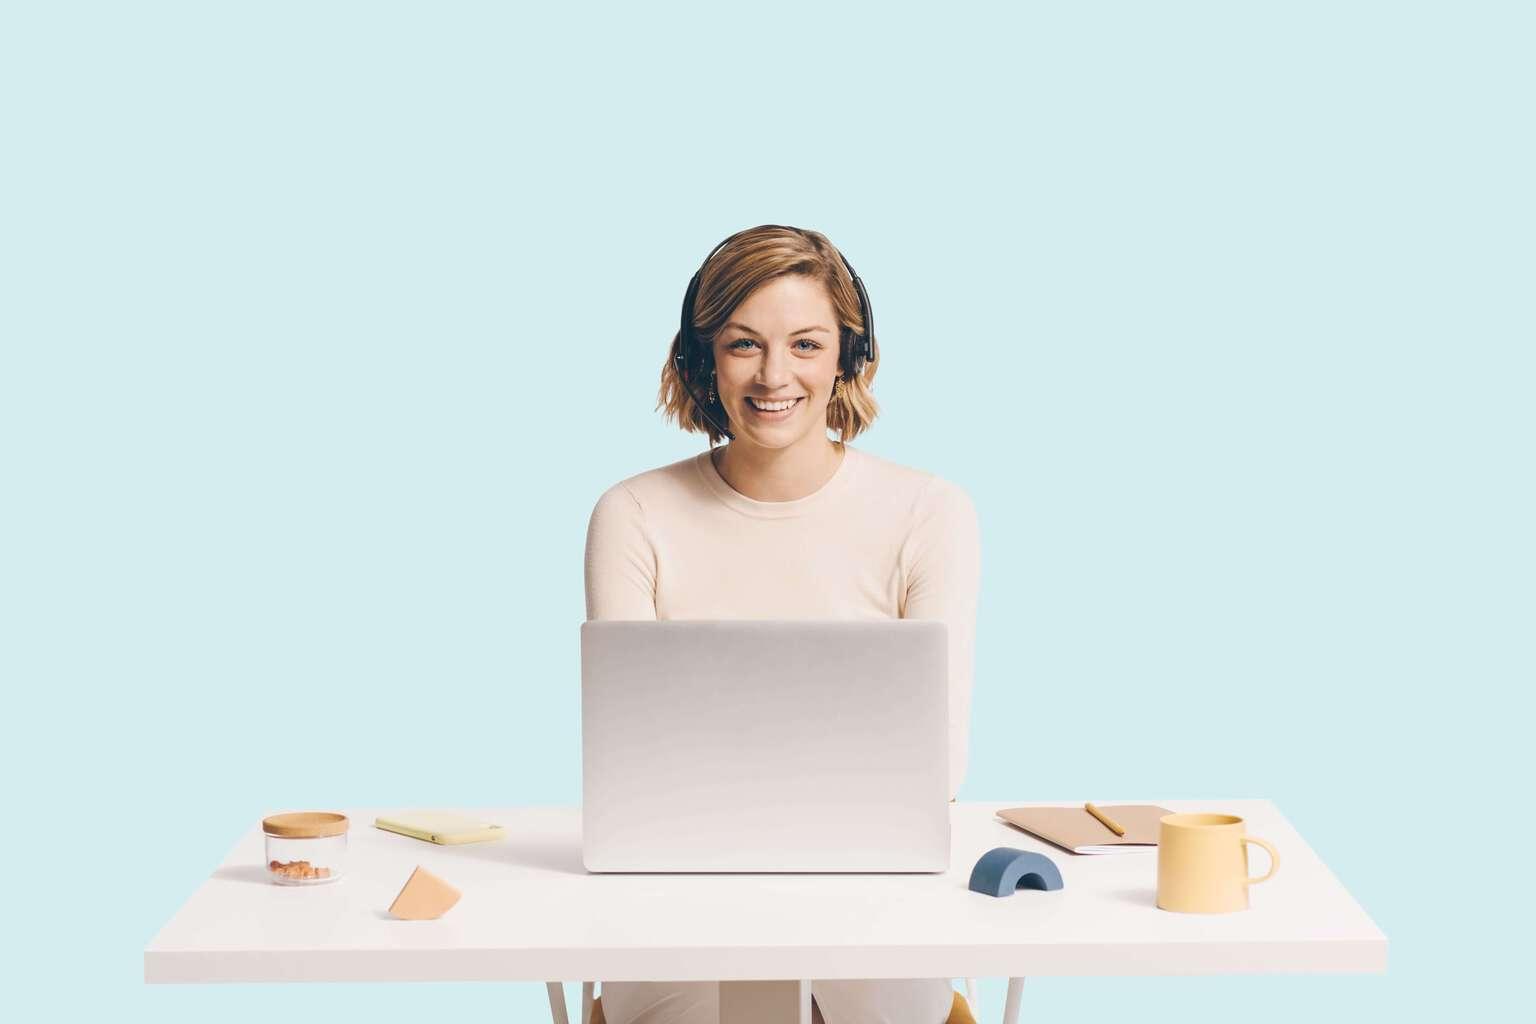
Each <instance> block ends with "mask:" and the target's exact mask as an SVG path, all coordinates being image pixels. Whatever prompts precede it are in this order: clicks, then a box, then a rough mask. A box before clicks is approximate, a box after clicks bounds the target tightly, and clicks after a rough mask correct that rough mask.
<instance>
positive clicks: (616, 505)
mask: <svg viewBox="0 0 1536 1024" xmlns="http://www.w3.org/2000/svg"><path fill="white" fill-rule="evenodd" d="M586 586H587V618H588V619H589V620H590V619H654V618H656V549H655V548H654V547H653V546H652V544H651V542H650V540H649V538H648V537H647V536H646V532H645V513H644V510H643V509H642V508H641V507H640V502H639V501H638V500H637V499H636V498H635V496H634V494H633V492H631V491H630V489H629V488H628V487H625V486H624V485H623V484H622V483H620V484H615V485H614V486H612V487H610V488H609V489H608V490H606V491H604V492H603V495H602V497H600V498H598V499H597V505H596V506H595V507H594V508H593V509H592V518H591V519H590V520H589V521H588V522H587V552H586Z"/></svg>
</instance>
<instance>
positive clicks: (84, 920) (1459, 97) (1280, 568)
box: [0, 2, 1536, 1022]
mask: <svg viewBox="0 0 1536 1024" xmlns="http://www.w3.org/2000/svg"><path fill="white" fill-rule="evenodd" d="M548 6H550V7H559V8H560V9H559V11H558V12H551V11H549V10H540V9H537V8H536V7H535V6H534V5H526V6H518V7H516V8H514V5H511V4H495V5H492V4H485V5H464V4H453V5H450V4H444V3H435V4H420V5H415V6H414V7H412V6H407V5H402V4H349V5H340V4H311V3H287V4H247V5H240V6H235V5H218V4H200V3H184V4H166V3H153V4H101V5H85V4H73V3H47V4H44V3H37V4H11V5H7V6H6V8H5V13H4V15H3V16H0V17H3V20H0V110H3V116H4V122H3V138H4V150H5V154H4V159H3V161H0V175H3V176H4V185H3V191H0V201H3V203H4V208H3V219H0V258H3V265H0V271H3V275H0V288H3V289H4V291H3V301H0V337H3V339H4V357H3V364H0V365H3V368H0V455H3V460H4V461H3V467H0V468H3V479H0V487H3V504H0V515H3V517H4V529H3V534H0V537H3V545H4V547H3V561H0V588H3V589H0V599H3V602H4V603H3V608H0V611H3V619H0V628H3V630H4V633H3V637H0V673H3V678H4V683H5V692H6V693H7V694H8V697H7V701H6V713H5V716H4V717H5V720H6V727H5V732H6V735H7V740H6V743H5V747H4V749H5V753H4V757H5V773H6V787H5V789H6V794H7V795H6V798H5V817H6V818H7V819H8V821H7V832H8V833H9V834H10V836H11V838H9V839H8V840H7V841H6V843H5V848H6V867H5V873H6V876H7V885H8V886H9V885H15V884H18V883H19V885H20V887H21V896H20V903H19V905H17V904H15V903H14V902H7V903H6V904H4V906H5V910H6V914H5V920H6V923H5V927H4V929H3V933H4V939H5V942H6V944H7V946H9V947H13V948H12V949H11V951H10V956H9V958H8V965H7V971H6V974H7V977H8V978H10V979H15V980H13V981H8V983H7V984H8V986H9V987H8V989H7V990H6V993H5V995H6V998H7V1003H8V1007H7V1008H8V1010H10V1009H14V1008H16V1007H18V1006H20V1007H23V1008H26V1009H27V1010H28V1013H29V1014H30V1017H29V1019H50V1018H57V1019H64V1018H66V1017H69V1018H75V1019H78V1018H80V1017H81V1016H82V1015H84V1014H85V1013H87V1012H89V1013H92V1014H94V1015H95V1017H96V1018H97V1019H114V1020H149V1019H154V1020H157V1021H164V1022H175V1021H208V1020H219V1021H258V1020H260V1021H270V1020H284V1019H286V1020H335V1019H342V1018H343V1017H346V1018H347V1019H353V1020H367V1021H376V1022H384V1021H405V1020H411V1019H417V1018H418V1016H419V1015H422V1014H425V1015H427V1016H428V1017H429V1018H433V1019H442V1018H443V1017H445V1016H447V1015H448V1014H449V1012H450V1010H449V1009H448V1008H445V1007H444V1005H443V1004H442V1003H440V1001H441V1000H446V1001H447V1005H448V1007H452V1008H453V1009H454V1010H455V1012H456V1011H457V1010H462V1012H464V1013H465V1014H470V1013H474V1014H489V1015H491V1016H492V1017H493V1018H494V1019H500V1020H518V1021H536V1020H540V1019H544V1017H543V1015H544V1014H545V1013H546V1009H545V1003H544V992H543V989H542V988H541V987H540V986H537V985H534V984H525V985H462V986H431V985H416V986H409V985H400V986H387V985H379V986H239V987H219V986H208V987H154V988H150V987H147V986H145V985H143V984H142V983H141V980H140V979H141V954H142V950H143V947H144V946H145V944H146V943H147V942H148V941H149V940H150V938H151V937H152V936H153V935H154V934H155V932H156V931H157V930H158V929H159V927H160V926H161V925H162V924H163V923H164V922H165V921H166V920H167V919H168V918H169V917H170V915H171V914H172V912H173V911H174V910H175V909H176V908H177V907H178V906H179V905H180V904H181V902H182V901H183V900H184V899H185V898H186V897H187V896H188V894H189V893H190V892H191V891H192V889H193V887H194V886H195V885H196V884H197V882H198V880H199V879H201V878H202V877H203V876H205V875H206V874H207V873H208V872H209V871H211V870H212V869H213V867H214V866H215V865H216V864H217V863H218V862H219V860H220V858H221V857H222V856H223V855H224V853H225V851H226V850H227V849H228V848H229V846H230V844H231V843H232V842H233V841H234V839H235V838H236V836H238V835H239V834H240V833H241V832H242V831H243V830H245V829H248V828H251V827H252V826H253V825H254V824H255V823H256V821H257V819H258V817H259V816H260V815H261V814H262V813H263V812H265V811H269V810H274V809H282V808H291V807H331V806H346V805H369V804H377V805H401V806H409V805H414V804H434V803H438V804H459V805H491V804H512V803H550V804H555V803H573V802H575V801H576V799H577V794H578V716H577V678H578V677H577V667H578V666H577V629H576V627H577V623H578V622H579V621H580V620H581V618H582V617H583V601H582V578H581V556H582V545H583V540H584V533H585V528H586V523H587V516H588V514H589V512H590V511H591V508H592V504H593V502H594V501H595V500H596V498H597V496H598V495H599V494H600V493H601V492H602V490H603V489H604V488H606V487H607V486H609V485H610V484H612V483H613V482H614V481H616V480H618V479H621V478H622V477H625V476H628V475H631V474H633V473H636V472H639V471H641V470H643V469H646V468H649V467H652V466H656V465H660V464H663V463H666V462H671V461H673V460H675V459H679V458H682V457H684V456H687V455H689V454H691V453H693V452H696V451H699V450H701V448H702V445H703V441H702V438H700V437H699V436H697V435H692V436H690V435H684V434H681V433H680V432H678V431H677V430H675V429H674V428H671V427H669V426H667V425H664V424H663V423H662V422H661V419H660V416H659V414H658V413H656V412H655V411H654V410H653V405H654V402H655V392H656V382H657V375H658V372H659V370H660V367H661V364H662V362H663V359H664V358H665V352H666V346H667V343H668V341H669V339H670V337H671V333H672V332H673V330H675V328H676V320H677V312H678V305H679V302H680V300H681V297H682V293H683V289H684V286H685V285H686V283H687V280H688V277H689V275H690V274H692V273H693V271H694V269H695V268H696V267H697V265H698V263H699V261H700V260H701V259H702V258H703V257H704V255H705V254H706V253H707V252H708V250H709V249H710V247H711V246H713V245H714V244H715V243H716V242H718V241H719V240H720V239H721V238H723V237H725V236H726V235H727V234H729V233H731V232H733V231H735V230H738V229H740V228H743V227H747V226H750V225H753V224H758V223H763V222H777V223H789V224H795V225H802V226H808V227H814V228H817V229H819V230H821V231H824V232H826V233H827V234H828V235H829V236H830V237H831V238H832V239H833V240H834V241H835V242H836V243H838V244H839V245H840V246H842V247H843V249H844V250H845V251H846V253H847V255H848V257H849V258H850V259H851V260H852V261H853V263H854V265H855V266H856V267H857V268H858V270H859V272H860V273H861V274H862V276H863V277H864V279H865V281H866V282H867V283H868V286H869V290H870V294H871V297H872V299H873V302H874V306H875V313H876V322H877V324H878V327H879V336H880V341H881V346H882V352H883V356H884V365H883V367H882V369H881V371H880V374H879V378H878V383H877V388H876V394H877V397H878V398H879V400H880V402H881V403H882V405H883V407H884V413H883V415H882V417H881V418H880V420H879V422H878V423H877V425H876V426H875V428H874V429H873V431H871V432H870V433H869V434H867V435H866V436H865V437H863V438H861V439H860V440H859V441H858V442H857V443H858V444H860V445H861V446H862V447H864V448H866V449H867V450H869V451H871V452H875V453H878V454H880V455H883V456H886V457H888V458H892V459H895V460H897V461H900V462H903V463H907V464H910V465H915V466H920V467H923V468H926V469H930V470H932V471H935V472H937V473H939V474H941V475H943V476H946V477H949V478H951V479H953V480H955V481H957V482H959V483H960V484H962V485H963V486H964V487H966V488H967V489H968V490H969V492H970V493H971V495H972V496H973V497H974V498H975V501H976V505H977V507H978V509H979V514H980V518H981V526H982V533H983V536H982V548H983V555H984V560H985V562H984V570H983V581H982V595H981V610H980V619H979V625H978V630H979V637H978V642H977V660H976V684H975V725H974V734H973V735H974V744H973V749H974V757H973V760H972V763H971V771H970V775H969V778H968V780H967V782H966V784H965V787H964V790H963V792H962V798H963V799H969V800H985V801H995V802H1001V801H1022V800H1046V799H1053V800H1078V799H1084V798H1088V799H1099V800H1106V801H1116V800H1137V799H1147V800H1155V799H1160V798H1169V799H1172V798H1208V799H1210V800H1212V801H1219V800H1220V799H1221V798H1226V797H1268V798H1271V799H1273V800H1275V801H1276V802H1277V803H1278V805H1279V807H1280V808H1281V809H1282V810H1283V811H1284V812H1285V813H1286V814H1287V815H1288V816H1289V818H1290V819H1291V821H1293V822H1294V823H1295V824H1296V826H1297V827H1298V828H1299V829H1300V830H1301V832H1302V834H1303V835H1304V836H1305V838H1306V839H1307V840H1308V842H1309V843H1310V844H1311V845H1312V846H1313V847H1314V848H1315V849H1316V850H1317V851H1318V852H1319V853H1320V854H1321V855H1322V857H1323V858H1324V859H1325V860H1326V861H1327V863H1328V864H1329V865H1330V866H1331V867H1332V868H1333V870H1334V871H1335V872H1336V873H1337V874H1338V876H1339V877H1340V878H1341V879H1342V880H1343V882H1344V883H1345V884H1346V885H1347V886H1348V887H1349V888H1350V890H1351V891H1352V892H1353V893H1354V894H1355V896H1356V897H1357V898H1358V899H1359V900H1360V902H1361V903H1362V905H1363V906H1364V907H1365V908H1366V909H1367V911H1368V912H1369V913H1370V914H1371V915H1372V916H1373V917H1374V919H1375V920H1376V921H1377V922H1378V923H1379V924H1380V925H1381V927H1382V928H1383V929H1384V930H1385V931H1386V933H1387V934H1388V935H1389V936H1390V938H1391V941H1392V947H1391V970H1390V972H1389V973H1388V974H1387V975H1384V976H1355V977H1325V976H1312V977H1307V976H1293V977H1235V978H1150V979H1087V978H1072V979H1049V978H1046V979H1037V980H1035V981H1033V982H1031V984H1030V986H1029V987H1028V991H1027V1001H1026V1004H1025V1013H1026V1017H1027V1019H1029V1020H1032V1021H1065V1020H1067V1019H1069V1017H1074V1016H1076V1015H1080V1014H1083V1013H1084V1012H1091V1013H1092V1014H1093V1015H1094V1016H1095V1017H1096V1018H1101V1019H1111V1018H1114V1019H1135V1020H1138V1021H1147V1022H1156V1021H1160V1020H1174V1019H1178V1020H1181V1021H1197V1020H1199V1021H1230V1020H1232V1019H1233V1017H1234V1014H1240V1017H1241V1019H1243V1020H1245V1021H1250V1022H1257V1021H1294V1020H1297V1019H1303V1018H1304V1019H1315V1020H1351V1019H1359V1018H1362V1017H1370V1018H1372V1019H1385V1018H1386V1017H1387V1016H1388V1015H1390V1016H1392V1017H1395V1018H1396V1019H1414V1020H1446V1019H1453V1018H1457V1017H1458V1016H1459V1015H1460V1014H1462V1013H1464V1012H1465V1011H1467V1009H1468V1008H1469V1007H1470V1008H1482V1009H1487V1010H1491V1009H1493V1008H1495V1007H1499V1006H1501V1005H1508V1004H1509V1003H1510V1002H1512V1001H1513V1000H1514V999H1516V998H1517V997H1520V996H1522V994H1523V992H1524V989H1523V987H1521V985H1520V981H1519V976H1520V975H1521V974H1523V973H1524V972H1525V971H1526V969H1527V965H1526V964H1525V962H1524V958H1523V956H1521V955H1519V954H1518V953H1517V952H1516V951H1515V949H1514V948H1513V944H1514V943H1517V942H1519V943H1525V944H1527V945H1528V944H1529V941H1530V931H1529V929H1530V924H1531V920H1532V918H1531V914H1530V911H1531V904H1530V900H1529V897H1528V895H1527V894H1528V892H1529V890H1530V884H1531V883H1530V878H1531V873H1532V870H1533V867H1532V862H1531V847H1530V845H1529V844H1530V840H1531V838H1532V836H1531V828H1530V819H1531V810H1530V803H1529V798H1530V794H1529V791H1528V789H1527V788H1526V787H1524V786H1517V785H1515V773H1516V772H1517V771H1520V772H1521V774H1522V776H1528V769H1529V763H1530V762H1529V757H1528V750H1529V745H1530V719H1529V717H1528V715H1527V713H1526V712H1525V710H1524V707H1523V705H1522V703H1521V701H1522V699H1523V698H1525V697H1526V695H1527V692H1528V691H1529V689H1530V687H1531V684H1532V683H1533V681H1536V669H1533V662H1536V658H1533V650H1532V624H1533V619H1536V607H1533V590H1532V570H1533V568H1536V565H1533V561H1536V558H1533V547H1532V540H1531V530H1530V524H1531V523H1532V522H1533V521H1536V492H1533V483H1532V472H1531V454H1532V442H1533V438H1536V422H1533V414H1532V399H1531V395H1532V388H1533V384H1536V360H1533V356H1532V345H1533V336H1536V332H1533V328H1532V292H1531V287H1532V282H1533V280H1536V266H1533V262H1536V259H1533V242H1532V239H1533V237H1536V215H1533V203H1532V190H1531V182H1532V180H1536V160H1533V151H1532V143H1531V136H1532V133H1531V122H1530V116H1531V110H1532V96H1533V87H1536V74H1533V71H1532V62H1531V60H1530V55H1531V50H1532V46H1533V42H1536V33H1533V28H1536V25H1533V19H1532V17H1531V15H1530V10H1531V8H1530V6H1529V5H1520V4H1509V5H1496V4H1486V3H1467V2H1461V3H1444V4H1399V3H1381V4H1341V3H1307V4H1301V3H1284V4H1281V3H1275V4H1269V5H1247V4H1222V3H1211V4H1199V5H1195V4H1125V5H1105V4H1086V3H1083V4H1073V5H1049V6H1046V5H1037V6H1035V7H1032V8H1027V9H1026V8H1021V7H1019V6H1016V5H1005V4H988V5H963V4H961V5H955V4H950V5H944V6H943V7H940V6H939V5H931V6H927V7H920V8H912V9H909V10H905V11H900V12H898V11H896V10H894V9H892V8H890V7H889V6H886V5H876V4H868V5H860V6H858V7H854V6H841V7H838V8H835V9H834V8H828V7H824V6H821V5H809V4H807V5H793V4H782V3H775V4H753V5H743V6H738V7H735V8H730V9H728V8H723V7H719V6H716V5H713V4H698V5H689V6H687V7H680V6H671V7H669V9H667V10H666V11H656V10H654V9H652V8H651V5H645V6H644V9H641V7H642V5H626V6H620V5H612V6H608V7H598V6H591V5H582V6H580V7H578V6H576V5H548ZM422 701H428V702H430V705H429V708H428V709H427V710H424V709H423V707H422V704H421V702H422ZM423 730H425V731H426V737H425V738H424V737H423ZM1448 822H1453V823H1454V824H1455V826H1456V827H1457V828H1458V829H1463V828H1464V829H1468V830H1472V831H1473V832H1475V834H1477V835H1479V836H1481V837H1483V838H1484V839H1485V840H1486V841H1487V843H1488V845H1489V847H1490V849H1487V850H1485V851H1481V852H1480V851H1478V850H1476V849H1474V847H1473V846H1471V845H1470V844H1466V843H1457V842H1455V841H1454V831H1453V830H1452V829H1450V828H1447V827H1446V826H1447V823H1448ZM1463 864H1465V867H1463V866H1462V865H1463ZM1282 870H1283V867H1282ZM1256 898H1258V899H1263V898H1265V894H1264V893H1263V892H1262V891H1261V890H1256ZM1149 912H1152V911H1149ZM984 994H985V996H986V998H987V1000H988V1007H987V1009H988V1011H989V1012H991V1013H992V1014H994V1015H995V1014H996V1013H997V1012H999V1010H1000V1005H1001V998H1002V993H1001V988H1000V985H998V984H997V983H989V984H988V986H987V987H986V989H985V993H984ZM28 1003H31V1006H30V1007H27V1004H28ZM1175 1008H1177V1009H1178V1012H1179V1016H1177V1017H1175V1016H1174V1011H1175ZM994 1019H995V1016H994ZM1460 1019H1465V1018H1464V1017H1461V1018H1460Z"/></svg>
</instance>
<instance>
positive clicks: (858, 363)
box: [672, 224, 875, 439]
mask: <svg viewBox="0 0 1536 1024" xmlns="http://www.w3.org/2000/svg"><path fill="white" fill-rule="evenodd" d="M763 226H764V227H784V226H783V225H781V224H770V225H763ZM746 230H748V231H751V230H756V229H754V228H748V229H746ZM785 230H787V231H795V230H798V229H796V228H785ZM743 233H744V232H742V231H738V232H736V234H734V235H731V237H730V238H727V239H726V240H725V241H724V242H721V243H720V244H719V245H717V246H715V247H714V248H713V249H711V250H710V251H709V255H708V256H706V257H704V262H703V263H701V264H699V269H698V270H697V271H696V272H695V273H694V275H693V280H691V281H689V282H688V291H687V293H686V294H684V296H683V322H682V328H681V329H680V330H679V331H678V337H677V353H676V354H675V355H674V356H673V357H672V363H673V365H674V366H675V367H676V369H677V377H678V379H679V380H680V381H682V383H683V387H684V388H685V389H687V391H688V397H690V398H692V399H693V402H694V404H695V405H696V406H698V408H699V412H701V413H703V414H704V417H705V419H707V420H709V422H710V423H711V424H713V425H714V427H715V429H716V430H718V431H719V432H720V433H721V434H724V435H725V436H726V437H729V438H732V439H734V438H735V437H736V435H735V434H733V433H731V432H730V431H729V430H727V429H725V427H723V426H722V425H721V424H720V423H718V422H716V420H715V418H714V416H712V415H711V414H710V412H709V410H708V408H707V407H706V404H705V403H704V402H701V401H699V396H698V395H695V394H694V393H693V374H692V372H691V371H690V369H689V366H688V363H689V360H690V357H693V358H692V361H693V362H694V363H695V364H697V368H698V369H701V370H702V369H703V361H702V360H701V359H698V358H697V357H698V354H699V353H698V349H699V345H698V340H697V339H696V338H695V337H694V330H693V301H694V298H695V296H697V295H698V293H699V279H700V278H701V277H703V276H704V268H705V267H707V266H709V261H710V260H712V259H714V258H715V253H717V252H719V251H720V250H721V249H722V248H724V247H725V245H726V243H727V242H729V241H731V239H732V238H735V237H736V235H740V234H743ZM832 248H833V251H834V252H837V258H838V259H840V260H842V261H843V266H845V267H847V268H848V276H849V277H851V278H853V288H854V291H856V292H858V293H859V318H860V319H861V320H862V321H863V322H864V333H863V334H858V333H856V332H855V331H853V330H852V329H850V328H848V327H843V326H839V328H838V334H839V339H838V340H839V344H840V350H841V351H845V352H847V353H848V363H849V366H848V375H849V376H850V377H857V376H858V375H859V374H860V373H862V372H863V371H864V367H865V366H866V365H868V364H869V363H871V362H873V361H874V359H875V318H874V314H873V313H871V312H870V309H869V293H868V292H866V291H865V290H864V282H863V281H861V280H860V279H859V275H858V272H857V271H855V270H854V269H853V264H852V263H849V262H848V257H846V256H844V255H843V254H842V252H841V251H839V250H838V249H837V247H836V246H833V247H832ZM844 341H846V342H847V344H845V345H844V344H841V343H842V342H844Z"/></svg>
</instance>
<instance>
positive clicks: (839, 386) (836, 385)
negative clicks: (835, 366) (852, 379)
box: [832, 374, 843, 402]
mask: <svg viewBox="0 0 1536 1024" xmlns="http://www.w3.org/2000/svg"><path fill="white" fill-rule="evenodd" d="M842 393H843V375H842V374H838V375H837V376H836V377H834V378H832V401H834V402H835V401H837V399H838V396H839V395H841V394H842Z"/></svg>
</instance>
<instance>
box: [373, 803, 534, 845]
mask: <svg viewBox="0 0 1536 1024" xmlns="http://www.w3.org/2000/svg"><path fill="white" fill-rule="evenodd" d="M373 823H374V825H375V826H376V827H378V828H381V829H383V830H384V831H386V832H398V833H400V834H401V835H402V836H410V837H411V838H412V839H422V840H425V841H426V842H429V843H436V844H438V845H439V846H457V845H458V844H460V843H484V842H487V841H489V840H493V839H500V838H501V837H502V836H504V835H506V834H507V830H506V829H504V828H502V827H501V826H500V825H493V824H491V823H489V822H485V821H477V820H475V819H474V818H466V817H464V816H463V815H462V814H452V813H449V812H448V811H405V812H403V813H400V814H391V815H382V814H381V815H379V817H377V818H375V819H374V822H373Z"/></svg>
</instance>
